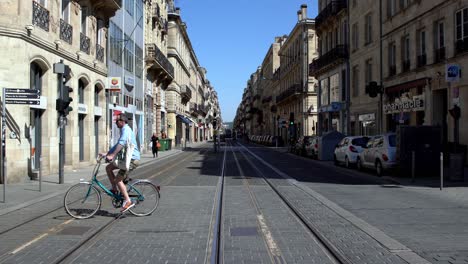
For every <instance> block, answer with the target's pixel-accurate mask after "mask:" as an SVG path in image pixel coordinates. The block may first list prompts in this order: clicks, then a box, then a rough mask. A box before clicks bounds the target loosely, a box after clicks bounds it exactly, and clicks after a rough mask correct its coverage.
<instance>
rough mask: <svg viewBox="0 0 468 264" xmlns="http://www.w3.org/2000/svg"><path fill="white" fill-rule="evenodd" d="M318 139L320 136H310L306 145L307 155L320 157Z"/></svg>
mask: <svg viewBox="0 0 468 264" xmlns="http://www.w3.org/2000/svg"><path fill="white" fill-rule="evenodd" d="M318 140H319V137H317V136H313V137H311V138H309V142H308V144H306V145H305V155H306V156H307V157H312V158H313V159H317V158H318Z"/></svg>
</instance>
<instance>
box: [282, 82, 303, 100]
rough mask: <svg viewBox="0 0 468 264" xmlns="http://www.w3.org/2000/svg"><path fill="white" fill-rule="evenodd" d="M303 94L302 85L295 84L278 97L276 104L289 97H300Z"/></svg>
mask: <svg viewBox="0 0 468 264" xmlns="http://www.w3.org/2000/svg"><path fill="white" fill-rule="evenodd" d="M301 93H302V87H301V85H300V84H294V85H293V86H291V87H289V88H288V89H286V91H284V92H282V93H280V94H279V95H278V96H276V103H277V104H278V103H280V102H282V101H284V100H286V99H288V98H289V97H292V96H294V95H298V94H301Z"/></svg>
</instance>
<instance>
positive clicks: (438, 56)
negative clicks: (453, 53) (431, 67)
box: [434, 47, 445, 63]
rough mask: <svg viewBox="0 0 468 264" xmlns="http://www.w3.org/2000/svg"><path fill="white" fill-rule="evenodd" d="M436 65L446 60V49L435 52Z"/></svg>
mask: <svg viewBox="0 0 468 264" xmlns="http://www.w3.org/2000/svg"><path fill="white" fill-rule="evenodd" d="M434 53H435V54H434V63H439V62H442V61H444V60H445V47H442V48H440V49H436V50H435V52H434Z"/></svg>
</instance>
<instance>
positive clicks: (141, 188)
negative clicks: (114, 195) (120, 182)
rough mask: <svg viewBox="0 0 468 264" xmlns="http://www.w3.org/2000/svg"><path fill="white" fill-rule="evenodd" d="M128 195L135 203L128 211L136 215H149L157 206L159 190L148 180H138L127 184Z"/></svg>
mask: <svg viewBox="0 0 468 264" xmlns="http://www.w3.org/2000/svg"><path fill="white" fill-rule="evenodd" d="M128 195H129V196H130V199H131V200H132V201H133V202H134V203H135V206H134V207H132V208H130V210H129V211H130V212H131V213H132V214H134V215H136V216H147V215H150V214H151V213H153V212H154V210H156V208H157V207H158V204H159V198H160V195H159V190H158V188H157V187H156V186H154V185H153V184H152V183H150V182H146V181H140V182H136V183H134V184H132V185H129V187H128Z"/></svg>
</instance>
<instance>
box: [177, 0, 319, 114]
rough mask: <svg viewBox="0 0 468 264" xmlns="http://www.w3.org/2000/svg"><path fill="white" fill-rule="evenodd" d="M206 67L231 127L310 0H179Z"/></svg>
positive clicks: (312, 12) (312, 7) (312, 11)
mask: <svg viewBox="0 0 468 264" xmlns="http://www.w3.org/2000/svg"><path fill="white" fill-rule="evenodd" d="M176 4H177V6H178V7H180V9H181V17H182V20H183V21H184V22H185V23H186V24H187V31H188V34H189V37H190V41H191V42H192V46H193V48H194V50H195V54H196V55H197V58H198V60H199V63H200V65H201V66H202V67H205V68H206V70H207V71H208V73H207V77H208V80H210V82H211V84H212V85H213V87H214V88H215V90H216V91H217V93H218V99H219V104H220V107H221V114H222V118H223V121H224V122H231V121H232V120H233V119H234V116H235V114H236V110H237V107H238V106H239V103H240V102H241V99H242V93H243V91H244V88H245V87H246V84H247V80H248V79H249V77H250V74H252V73H253V72H255V70H256V69H257V67H258V66H260V64H261V63H262V61H263V59H264V57H265V54H266V52H267V51H268V49H269V48H270V45H271V44H272V43H273V41H274V39H275V37H276V36H282V35H285V34H289V33H290V32H291V30H292V29H293V27H294V25H295V24H296V22H297V11H298V10H299V9H300V6H301V5H302V4H306V5H307V15H308V17H309V18H315V16H317V2H316V1H310V0H308V1H305V0H177V1H176Z"/></svg>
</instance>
